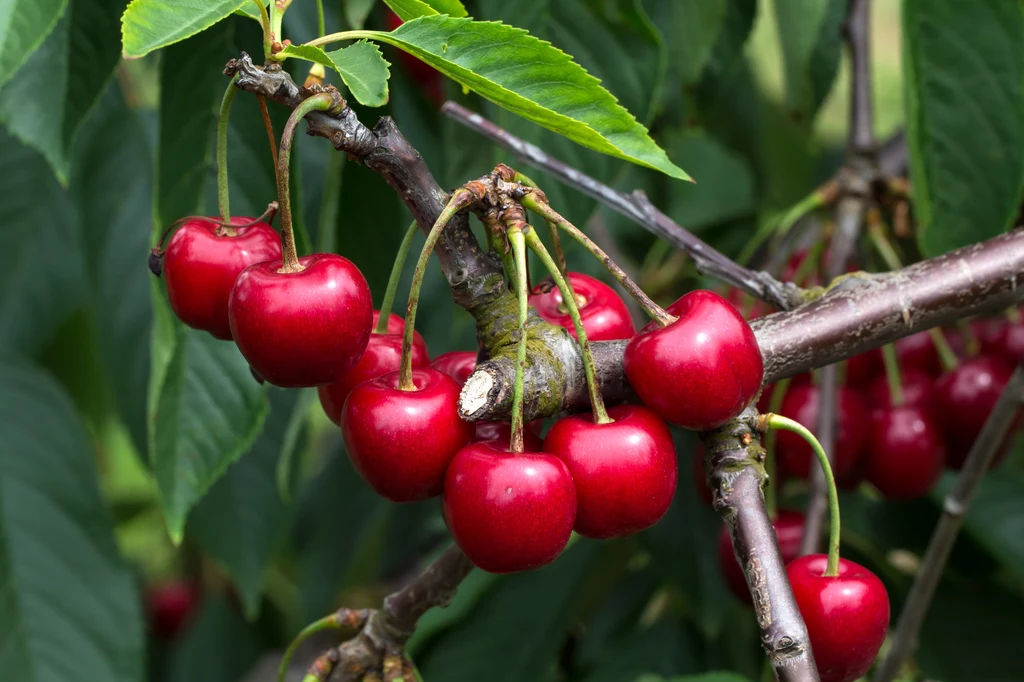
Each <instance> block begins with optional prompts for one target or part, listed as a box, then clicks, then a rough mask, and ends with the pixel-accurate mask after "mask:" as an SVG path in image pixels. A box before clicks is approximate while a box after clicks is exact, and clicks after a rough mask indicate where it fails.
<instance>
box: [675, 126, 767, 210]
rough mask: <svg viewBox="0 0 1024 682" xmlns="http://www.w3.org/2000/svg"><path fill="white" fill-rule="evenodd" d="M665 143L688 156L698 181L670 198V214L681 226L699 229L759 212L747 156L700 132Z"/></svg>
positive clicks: (677, 191)
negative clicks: (744, 156)
mask: <svg viewBox="0 0 1024 682" xmlns="http://www.w3.org/2000/svg"><path fill="white" fill-rule="evenodd" d="M666 146H667V147H668V148H669V149H670V150H672V155H673V156H675V157H676V158H680V159H687V164H688V165H689V166H690V168H692V169H693V173H694V176H695V178H696V180H697V184H696V185H693V186H683V187H680V188H679V189H677V190H676V191H674V192H673V193H672V194H671V196H670V198H669V209H668V213H669V215H671V216H672V218H674V219H675V220H676V222H678V223H679V224H680V225H685V226H686V227H687V229H690V230H700V229H701V228H706V227H710V226H713V225H715V224H718V223H722V222H725V221H727V220H731V219H734V218H739V217H742V216H745V215H751V214H753V213H754V212H755V211H756V209H757V204H756V196H755V191H754V172H753V170H752V169H751V167H750V163H749V162H748V161H747V160H746V159H745V158H743V157H742V156H740V155H739V154H737V153H736V152H734V151H732V150H731V149H729V148H727V147H725V146H724V145H723V144H722V143H721V142H719V141H718V140H716V139H715V138H713V137H711V136H709V135H707V134H706V133H704V132H701V131H691V132H685V133H683V134H682V135H679V136H677V137H675V138H674V139H673V140H671V141H669V142H667V144H666Z"/></svg>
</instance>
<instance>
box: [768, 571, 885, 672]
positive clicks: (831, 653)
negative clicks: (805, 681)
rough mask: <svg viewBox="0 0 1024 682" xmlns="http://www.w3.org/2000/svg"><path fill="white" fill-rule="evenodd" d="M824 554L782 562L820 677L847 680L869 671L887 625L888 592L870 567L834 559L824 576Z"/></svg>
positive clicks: (883, 637)
mask: <svg viewBox="0 0 1024 682" xmlns="http://www.w3.org/2000/svg"><path fill="white" fill-rule="evenodd" d="M827 563H828V558H827V557H826V556H825V555H824V554H809V555H807V556H802V557H800V558H798V559H795V560H794V561H793V562H792V563H790V564H789V565H788V566H787V567H786V573H787V574H788V575H789V582H790V584H791V585H792V586H793V595H794V596H795V597H796V603H797V606H798V607H799V608H800V613H801V614H802V615H803V617H804V622H805V623H806V624H807V632H808V634H809V635H810V638H811V649H812V650H813V651H814V660H815V662H816V663H817V665H818V674H819V675H820V676H821V682H851V681H852V680H855V679H857V678H858V677H860V676H861V675H863V674H864V673H866V672H867V671H868V668H870V667H871V664H872V663H873V662H874V660H875V656H877V655H878V650H879V649H880V648H881V647H882V641H883V640H884V639H885V633H886V630H888V628H889V595H888V594H887V593H886V591H885V586H884V585H883V584H882V581H881V580H879V579H878V576H876V575H875V574H874V573H872V572H871V571H869V570H868V569H866V568H864V567H863V566H861V565H859V564H855V563H854V562H852V561H846V560H845V559H840V560H839V575H838V576H835V577H826V576H825V566H826V565H827Z"/></svg>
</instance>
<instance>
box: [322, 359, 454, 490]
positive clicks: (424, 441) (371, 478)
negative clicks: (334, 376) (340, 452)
mask: <svg viewBox="0 0 1024 682" xmlns="http://www.w3.org/2000/svg"><path fill="white" fill-rule="evenodd" d="M412 380H413V384H414V385H415V386H416V390H412V391H403V390H402V389H400V388H399V387H398V385H399V373H398V372H391V373H390V374H385V375H384V376H382V377H378V378H376V379H373V380H372V381H365V382H363V383H361V384H359V385H358V386H356V387H355V388H353V389H352V391H351V393H349V394H348V399H347V400H345V405H344V407H343V408H342V411H341V434H342V437H343V438H344V440H345V449H346V450H347V451H348V457H349V459H350V460H352V465H353V466H354V467H355V468H356V471H358V472H359V474H360V475H361V476H362V477H363V479H364V480H365V481H366V482H367V483H369V484H370V487H372V488H373V489H374V490H376V491H377V493H378V494H380V495H382V496H383V497H386V498H388V499H389V500H391V501H393V502H414V501H416V500H424V499H426V498H428V497H433V496H435V495H439V494H440V493H441V490H442V489H443V486H444V477H445V472H446V471H447V469H448V464H449V462H451V461H452V457H454V456H455V453H456V452H458V451H459V448H461V447H462V446H464V445H465V444H466V443H468V442H469V437H470V434H471V433H472V429H471V428H470V425H469V423H468V422H464V421H462V419H460V418H459V409H458V402H459V390H460V389H459V385H458V384H457V383H455V381H454V380H453V379H452V378H451V377H450V376H448V375H446V374H442V373H441V372H438V371H437V370H433V369H415V370H413V373H412Z"/></svg>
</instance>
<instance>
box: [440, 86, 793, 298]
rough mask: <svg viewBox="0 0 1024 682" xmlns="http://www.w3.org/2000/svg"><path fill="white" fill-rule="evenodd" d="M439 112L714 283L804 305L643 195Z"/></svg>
mask: <svg viewBox="0 0 1024 682" xmlns="http://www.w3.org/2000/svg"><path fill="white" fill-rule="evenodd" d="M441 111H442V112H444V114H445V115H447V116H448V117H449V118H451V119H452V120H454V121H457V122H458V123H461V124H462V125H464V126H466V127H468V128H470V129H471V130H474V131H476V132H478V133H480V134H481V135H484V136H485V137H487V138H489V139H491V140H493V141H494V142H496V143H497V144H499V145H501V146H502V147H505V148H506V149H508V150H509V151H511V152H512V153H513V154H514V155H515V156H516V158H518V159H519V160H520V161H523V162H524V163H528V164H530V165H531V166H535V167H537V168H541V169H543V170H546V171H548V172H549V173H551V174H552V175H554V176H555V177H557V178H558V179H559V180H561V181H562V182H564V183H566V184H567V185H569V186H571V187H574V188H575V189H578V190H580V191H581V192H583V193H584V194H586V195H587V196H589V197H591V198H593V199H596V200H598V201H600V202H601V203H603V204H605V205H606V206H608V207H609V208H611V209H612V210H614V211H616V212H618V213H620V214H622V215H624V216H626V217H627V218H629V219H630V220H633V221H635V222H637V223H639V224H640V225H643V226H644V227H645V228H647V229H648V230H649V231H651V232H653V233H654V234H656V235H658V236H660V237H662V238H663V239H665V240H666V241H668V242H669V243H671V244H673V245H675V246H676V247H678V248H680V249H683V250H684V251H686V252H687V253H688V254H689V255H690V257H691V258H693V262H694V264H695V265H696V266H697V269H698V270H700V271H701V272H702V273H704V274H706V275H710V276H712V277H717V278H718V279H721V280H722V281H724V282H726V283H728V284H731V285H732V286H734V287H738V288H740V289H742V290H743V291H745V292H747V293H748V294H750V295H751V296H754V297H755V298H759V299H761V300H763V301H767V302H769V303H771V304H772V305H774V306H776V307H778V308H781V309H782V310H788V309H790V308H792V307H793V306H795V305H798V304H799V303H800V301H801V300H802V299H801V297H800V290H799V288H797V287H796V286H795V285H791V284H784V283H783V282H779V281H778V280H777V279H775V278H774V277H772V276H771V275H769V274H768V273H767V272H756V271H754V270H748V269H747V268H745V267H743V266H741V265H739V264H737V263H736V262H734V261H733V260H731V259H730V258H729V257H727V256H725V255H724V254H722V253H720V252H718V251H716V250H715V249H713V248H711V247H710V246H709V245H707V244H705V243H704V242H703V241H701V240H700V239H698V238H697V237H695V236H694V235H693V234H691V233H690V232H688V231H687V230H685V229H684V228H683V227H681V226H680V225H679V224H678V223H676V222H675V221H674V220H672V219H671V218H669V217H668V216H667V215H665V214H664V213H662V212H661V211H659V210H658V209H657V208H655V207H654V205H653V204H651V202H650V200H649V199H648V198H647V196H646V195H645V194H644V193H643V192H642V191H640V190H635V191H633V192H632V193H631V194H628V195H627V194H623V193H622V192H619V191H616V190H614V189H612V188H611V187H609V186H608V185H605V184H604V183H602V182H600V181H598V180H595V179H594V178H592V177H590V176H589V175H587V174H586V173H583V172H582V171H580V170H577V169H575V168H572V167H571V166H569V165H567V164H565V163H564V162H562V161H559V160H558V159H556V158H554V157H552V156H551V155H549V154H547V153H546V152H544V151H543V150H541V149H540V148H539V147H537V146H535V145H532V144H530V143H529V142H526V141H525V140H522V139H520V138H518V137H516V136H515V135H513V134H512V133H510V132H508V131H507V130H505V129H503V128H501V127H500V126H498V125H497V124H495V123H493V122H492V121H489V120H487V119H486V118H484V117H483V116H481V115H480V114H477V113H474V112H472V111H470V110H469V109H466V108H465V107H463V106H462V105H460V104H458V103H456V102H451V101H449V102H445V104H444V106H442V107H441Z"/></svg>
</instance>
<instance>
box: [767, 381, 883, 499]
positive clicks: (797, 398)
mask: <svg viewBox="0 0 1024 682" xmlns="http://www.w3.org/2000/svg"><path fill="white" fill-rule="evenodd" d="M820 396H821V391H820V390H819V389H818V387H817V386H797V387H795V388H790V389H789V391H787V392H786V397H785V399H783V401H782V409H781V410H779V413H780V414H781V415H782V416H784V417H789V418H790V419H793V420H795V421H798V422H800V423H801V424H803V425H804V426H806V427H807V428H808V429H810V430H811V432H812V433H813V432H815V431H817V429H818V401H819V399H820ZM836 411H837V427H836V451H835V455H834V460H833V462H832V469H833V473H834V474H835V476H836V479H837V480H840V479H842V478H843V477H844V476H848V475H852V474H853V473H854V472H855V471H856V468H857V465H858V463H859V462H860V460H861V457H862V456H863V454H864V448H865V447H866V446H867V440H868V434H869V428H868V426H869V419H870V415H869V413H868V409H867V407H866V406H865V405H864V401H863V400H862V399H861V397H860V394H858V393H857V392H856V391H854V390H853V389H850V388H846V387H845V386H844V387H841V388H840V389H839V396H838V402H837V410H836ZM775 443H776V447H777V451H778V457H779V465H780V467H781V469H783V470H784V471H785V473H786V474H787V475H790V476H795V477H797V478H807V476H808V475H809V474H810V471H811V466H812V463H813V466H817V465H818V463H817V459H815V457H814V453H813V452H812V451H811V446H810V445H808V444H807V441H805V440H804V439H803V438H801V437H800V436H799V435H797V434H795V433H792V432H790V431H779V432H778V436H777V440H776V441H775Z"/></svg>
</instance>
